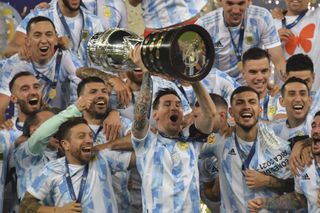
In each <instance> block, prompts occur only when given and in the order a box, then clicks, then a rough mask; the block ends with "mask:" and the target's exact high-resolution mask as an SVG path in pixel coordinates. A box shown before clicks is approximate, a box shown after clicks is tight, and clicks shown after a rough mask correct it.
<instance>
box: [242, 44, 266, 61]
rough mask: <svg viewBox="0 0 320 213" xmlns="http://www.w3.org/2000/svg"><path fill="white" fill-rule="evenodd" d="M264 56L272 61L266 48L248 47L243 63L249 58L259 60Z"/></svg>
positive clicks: (243, 56)
mask: <svg viewBox="0 0 320 213" xmlns="http://www.w3.org/2000/svg"><path fill="white" fill-rule="evenodd" d="M263 58H267V59H268V61H269V62H270V55H269V53H268V52H267V51H266V50H264V49H261V48H259V47H253V48H250V49H248V50H247V51H246V52H245V53H243V55H242V63H243V64H244V63H245V62H246V61H248V60H259V59H263Z"/></svg>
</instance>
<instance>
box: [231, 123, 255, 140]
mask: <svg viewBox="0 0 320 213" xmlns="http://www.w3.org/2000/svg"><path fill="white" fill-rule="evenodd" d="M236 132H237V136H238V137H239V138H241V139H242V140H244V141H248V142H251V141H254V140H255V139H256V137H257V133H258V127H257V125H255V126H254V127H252V128H251V129H250V130H249V131H245V130H244V129H243V128H241V127H240V126H238V125H236Z"/></svg>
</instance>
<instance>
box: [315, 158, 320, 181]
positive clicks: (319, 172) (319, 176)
mask: <svg viewBox="0 0 320 213" xmlns="http://www.w3.org/2000/svg"><path fill="white" fill-rule="evenodd" d="M313 161H314V167H315V168H316V171H317V185H318V186H319V184H320V180H319V178H320V168H319V166H318V163H317V162H316V160H315V159H314V160H313Z"/></svg>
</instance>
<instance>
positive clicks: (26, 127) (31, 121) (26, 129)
mask: <svg viewBox="0 0 320 213" xmlns="http://www.w3.org/2000/svg"><path fill="white" fill-rule="evenodd" d="M40 112H52V113H53V114H57V110H56V109H54V108H53V109H51V108H47V107H45V108H42V109H39V110H36V111H33V112H31V113H30V114H29V115H28V117H27V119H26V120H25V122H24V124H23V130H22V135H23V136H26V137H30V136H31V132H30V127H31V126H33V125H37V124H38V122H39V120H38V114H39V113H40Z"/></svg>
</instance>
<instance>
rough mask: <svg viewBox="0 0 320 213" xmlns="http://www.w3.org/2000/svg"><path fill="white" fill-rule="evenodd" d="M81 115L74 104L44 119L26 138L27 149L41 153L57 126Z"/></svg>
mask: <svg viewBox="0 0 320 213" xmlns="http://www.w3.org/2000/svg"><path fill="white" fill-rule="evenodd" d="M76 116H82V113H81V112H80V111H79V110H78V108H77V107H76V106H75V105H71V106H69V107H68V108H67V109H65V110H64V111H62V112H60V113H59V114H57V115H55V116H53V117H52V118H50V119H49V120H47V121H45V122H44V123H43V124H42V125H41V126H40V127H39V128H38V129H37V130H36V131H35V132H34V133H33V134H32V135H31V137H30V138H29V139H28V140H27V143H28V148H29V151H30V152H31V153H32V154H39V153H42V152H43V150H44V149H45V147H46V146H47V145H48V142H49V139H50V138H51V137H52V135H54V134H55V133H56V132H57V131H58V129H59V126H60V125H61V124H62V123H64V122H65V121H67V120H68V119H69V118H72V117H76Z"/></svg>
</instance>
